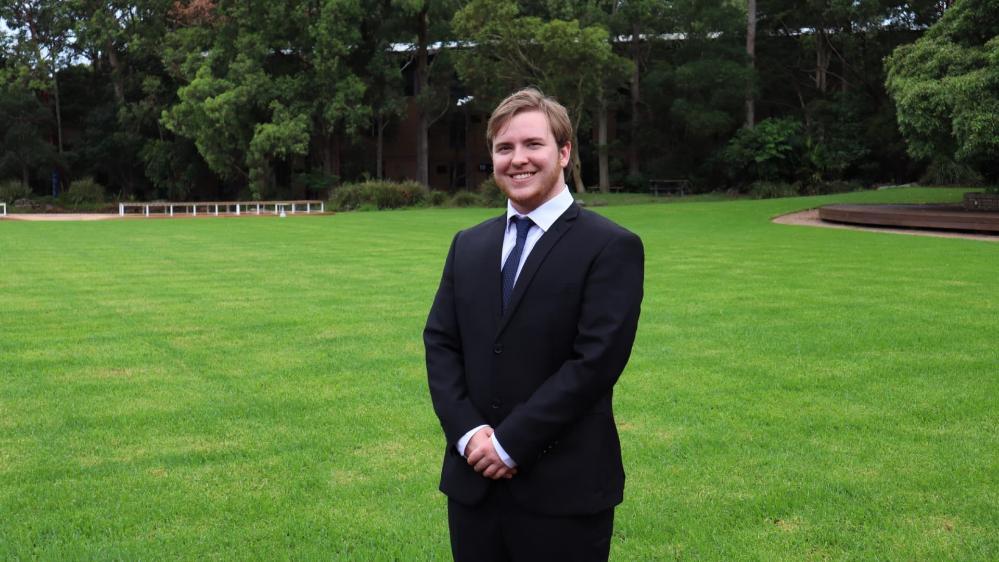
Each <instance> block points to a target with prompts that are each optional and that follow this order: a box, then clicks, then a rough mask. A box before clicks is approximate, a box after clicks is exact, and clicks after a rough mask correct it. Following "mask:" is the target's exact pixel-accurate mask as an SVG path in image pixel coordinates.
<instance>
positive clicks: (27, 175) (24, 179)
mask: <svg viewBox="0 0 999 562" xmlns="http://www.w3.org/2000/svg"><path fill="white" fill-rule="evenodd" d="M30 183H31V170H30V169H29V168H28V164H27V163H24V164H21V185H23V186H24V187H29V184H30ZM11 203H13V201H11Z"/></svg>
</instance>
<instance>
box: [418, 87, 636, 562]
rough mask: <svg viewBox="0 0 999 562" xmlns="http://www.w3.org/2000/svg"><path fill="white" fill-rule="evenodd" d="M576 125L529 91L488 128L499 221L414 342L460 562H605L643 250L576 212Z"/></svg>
mask: <svg viewBox="0 0 999 562" xmlns="http://www.w3.org/2000/svg"><path fill="white" fill-rule="evenodd" d="M570 139H572V125H571V122H570V121H569V118H568V115H567V114H566V111H565V108H564V107H562V106H561V105H560V104H558V102H556V101H555V100H553V99H551V98H548V97H545V96H544V95H543V94H541V93H540V92H538V91H537V90H534V89H526V90H521V91H519V92H516V93H514V94H512V95H511V96H509V97H508V98H507V99H505V100H504V101H503V102H501V103H500V105H499V106H498V107H497V108H496V110H495V111H494V112H493V114H492V116H491V117H490V119H489V123H488V126H487V133H486V140H487V142H488V144H489V147H490V150H491V154H492V160H493V168H494V172H493V173H494V176H495V179H496V183H497V184H499V186H500V187H501V188H502V189H503V191H504V193H506V195H507V197H508V198H509V200H508V204H507V213H506V215H505V216H502V217H497V218H494V219H491V220H488V221H486V222H484V223H482V224H479V225H477V226H474V227H472V228H469V229H467V230H463V231H461V232H459V233H458V234H457V235H456V236H455V237H454V240H453V241H452V243H451V248H450V251H449V252H448V256H447V261H446V263H445V265H444V273H443V276H442V278H441V283H440V287H439V289H438V291H437V295H436V298H435V299H434V304H433V307H432V308H431V310H430V315H429V318H428V319H427V325H426V328H425V330H424V333H423V338H424V343H425V345H426V355H427V376H428V381H429V385H430V395H431V398H432V400H433V405H434V410H435V412H436V413H437V417H438V418H439V419H440V422H441V426H442V427H443V429H444V435H445V437H446V439H447V447H446V450H445V453H444V466H443V471H442V475H441V482H440V489H441V491H442V492H444V494H446V495H447V497H448V523H449V528H450V533H451V549H452V553H453V555H454V557H455V559H456V560H475V561H488V560H606V559H607V557H608V553H609V551H610V538H611V531H612V527H613V520H614V506H616V505H617V504H619V503H620V502H621V501H622V499H623V492H624V469H623V466H622V463H621V447H620V442H619V440H618V434H617V429H616V427H615V424H614V416H613V413H612V409H611V396H612V390H613V387H614V383H615V382H617V379H618V377H619V376H620V374H621V371H622V370H624V367H625V365H626V364H627V362H628V357H629V355H630V353H631V346H632V343H633V342H634V339H635V331H636V329H637V326H638V316H639V309H640V306H641V302H642V282H643V275H644V271H643V269H644V253H643V248H642V242H641V240H640V239H639V238H638V237H637V236H636V235H634V234H632V233H631V232H629V231H627V230H625V229H623V228H621V227H620V226H618V225H616V224H614V223H612V222H611V221H609V220H607V219H605V218H603V217H601V216H600V215H597V214H595V213H592V212H589V211H586V210H584V209H580V208H579V207H578V206H577V205H576V204H575V203H574V202H573V199H572V195H571V194H570V193H569V189H568V187H567V186H566V185H565V181H564V179H563V169H564V168H565V166H566V165H567V164H568V162H569V155H570V153H571V148H572V147H571V142H570Z"/></svg>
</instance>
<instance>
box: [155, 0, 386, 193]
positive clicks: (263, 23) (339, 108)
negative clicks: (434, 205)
mask: <svg viewBox="0 0 999 562" xmlns="http://www.w3.org/2000/svg"><path fill="white" fill-rule="evenodd" d="M361 14H362V6H361V4H360V2H359V1H358V0H326V1H324V2H319V3H308V4H299V3H296V2H286V3H271V2H260V3H244V2H235V1H233V2H224V3H220V4H219V6H218V8H217V16H216V17H212V18H211V19H209V20H208V21H202V22H197V24H196V25H192V26H187V27H181V28H180V29H178V30H177V31H176V32H175V33H173V34H172V37H170V38H168V39H169V40H170V41H171V44H172V46H171V48H170V51H169V53H168V59H170V60H171V61H172V62H171V63H168V64H172V66H173V67H174V68H176V69H177V73H178V76H179V79H180V80H181V81H182V82H183V83H184V85H183V86H181V87H180V89H179V90H178V98H179V101H178V102H177V103H176V104H175V105H173V106H172V107H171V108H169V109H168V110H167V111H165V112H164V114H163V117H162V120H163V123H164V125H165V126H166V127H167V128H169V129H170V130H171V131H173V132H175V133H176V134H179V135H182V136H185V137H188V138H190V139H192V140H193V141H194V143H195V145H196V146H197V148H198V151H199V152H200V153H201V155H202V156H203V157H204V159H205V162H206V163H207V164H208V166H209V167H210V168H211V169H212V170H213V171H214V172H216V173H218V174H219V175H220V176H222V177H223V178H225V179H228V180H230V181H233V182H235V183H236V184H237V185H246V186H248V187H249V189H250V191H251V193H252V194H253V196H254V197H257V198H260V197H265V196H270V195H272V194H273V193H274V190H275V189H277V187H278V183H279V181H278V178H277V175H276V173H277V169H276V168H275V164H280V169H281V170H283V171H284V173H283V175H284V176H287V175H288V171H289V170H290V169H291V167H292V166H293V165H294V160H295V159H303V158H305V157H306V156H308V155H309V154H310V151H312V152H316V153H318V157H319V161H320V165H321V167H322V170H323V171H324V172H325V173H327V174H330V175H332V176H339V175H340V160H339V149H340V145H341V143H342V141H343V139H344V138H353V137H354V136H356V135H357V134H358V132H359V131H360V130H363V129H364V128H365V126H366V124H367V123H368V119H369V117H370V108H369V107H367V106H366V105H365V104H364V103H363V96H364V90H365V86H364V84H363V82H362V81H361V80H360V78H359V77H358V76H357V75H356V74H354V73H353V72H352V70H351V68H350V67H349V65H348V64H347V60H346V59H347V57H348V55H349V54H350V53H351V51H352V49H354V48H355V46H356V45H357V44H358V43H359V37H358V29H359V24H360V21H361ZM280 183H282V184H285V183H286V182H284V181H282V182H280Z"/></svg>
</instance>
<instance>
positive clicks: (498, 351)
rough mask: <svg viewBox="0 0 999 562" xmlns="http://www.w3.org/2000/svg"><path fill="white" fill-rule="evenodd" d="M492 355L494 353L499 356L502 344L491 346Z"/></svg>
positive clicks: (501, 351)
mask: <svg viewBox="0 0 999 562" xmlns="http://www.w3.org/2000/svg"><path fill="white" fill-rule="evenodd" d="M493 353H495V354H496V355H499V354H500V353H503V344H501V343H498V344H496V345H494V346H493Z"/></svg>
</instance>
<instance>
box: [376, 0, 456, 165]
mask: <svg viewBox="0 0 999 562" xmlns="http://www.w3.org/2000/svg"><path fill="white" fill-rule="evenodd" d="M458 4H459V3H458V1H457V0H434V1H431V0H392V5H393V6H394V7H395V8H396V9H398V10H399V14H400V17H401V18H402V19H403V21H404V25H403V30H404V31H403V33H402V35H401V37H402V38H405V40H406V41H407V42H408V43H409V44H411V45H412V46H413V49H412V51H411V53H412V55H413V61H412V63H413V65H414V66H413V68H414V71H413V95H414V98H415V102H416V113H417V127H416V139H415V146H416V181H418V182H420V183H422V184H423V185H430V164H429V162H430V142H429V131H430V126H431V125H433V123H434V122H435V121H437V120H438V119H440V118H441V117H443V116H444V114H445V113H446V112H447V111H448V109H450V107H451V104H452V100H451V97H450V89H451V88H450V86H451V78H452V76H451V74H452V73H453V69H452V67H451V65H450V57H449V56H448V52H447V49H443V48H436V49H435V48H434V47H435V46H437V47H442V46H444V43H445V42H446V41H449V40H451V39H452V38H453V37H452V33H451V29H450V26H451V15H452V14H453V13H454V10H456V9H457V7H458ZM431 50H434V51H435V52H434V53H431ZM431 54H433V55H434V56H433V57H432V58H431Z"/></svg>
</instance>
